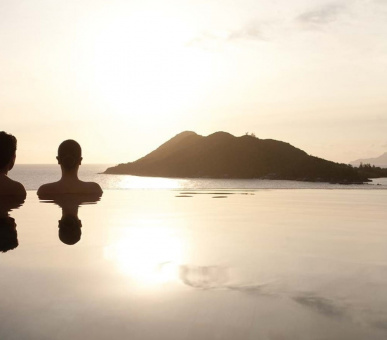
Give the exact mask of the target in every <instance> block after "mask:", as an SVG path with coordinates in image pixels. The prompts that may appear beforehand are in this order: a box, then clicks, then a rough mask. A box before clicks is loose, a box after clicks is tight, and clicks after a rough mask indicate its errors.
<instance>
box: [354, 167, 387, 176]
mask: <svg viewBox="0 0 387 340" xmlns="http://www.w3.org/2000/svg"><path fill="white" fill-rule="evenodd" d="M355 169H356V170H357V171H358V172H359V173H360V174H361V175H363V176H365V177H368V178H380V177H387V169H383V168H380V167H377V166H375V165H371V164H360V166H359V167H358V168H355Z"/></svg>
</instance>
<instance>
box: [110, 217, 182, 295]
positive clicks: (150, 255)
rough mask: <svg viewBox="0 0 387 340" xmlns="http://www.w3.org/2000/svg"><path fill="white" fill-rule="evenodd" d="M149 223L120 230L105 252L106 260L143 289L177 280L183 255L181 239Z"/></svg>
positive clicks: (143, 222)
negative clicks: (111, 262)
mask: <svg viewBox="0 0 387 340" xmlns="http://www.w3.org/2000/svg"><path fill="white" fill-rule="evenodd" d="M149 223H152V221H148V220H147V221H138V225H139V227H136V228H130V229H125V230H122V231H121V232H120V233H119V235H117V237H116V240H115V241H113V242H112V243H111V245H109V246H107V247H106V248H105V249H104V254H105V258H106V259H107V260H110V261H113V262H114V264H115V265H116V266H117V268H118V270H119V271H120V272H121V273H123V274H124V275H127V276H129V277H130V278H131V279H132V280H133V281H134V282H136V283H138V284H139V285H140V286H143V287H149V286H151V285H157V284H160V283H165V282H169V281H174V280H176V279H178V264H179V263H181V261H182V256H183V247H182V243H181V240H180V239H179V238H178V237H177V236H176V235H174V233H173V232H171V230H169V229H168V228H163V227H162V226H159V225H158V226H147V225H148V224H149Z"/></svg>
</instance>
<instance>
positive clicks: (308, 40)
mask: <svg viewBox="0 0 387 340" xmlns="http://www.w3.org/2000/svg"><path fill="white" fill-rule="evenodd" d="M386 37H387V1H383V0H363V1H361V0H353V1H320V0H315V1H305V0H293V1H284V0H279V1H266V0H264V1H259V2H257V1H252V0H241V1H238V2H235V1H228V0H226V1H211V0H207V1H202V0H196V1H166V0H158V1H138V0H134V1H121V0H110V1H102V0H93V1H91V0H78V1H74V0H70V1H48V0H46V1H44V0H35V1H23V0H20V1H9V0H8V1H5V0H0V46H1V50H2V52H1V54H0V65H1V73H0V79H1V82H0V112H1V121H2V127H1V129H0V130H4V131H6V132H8V133H12V134H13V135H15V136H16V137H17V139H18V153H17V157H18V158H17V161H18V163H55V161H56V160H55V156H56V152H57V148H58V145H59V144H60V142H61V141H63V140H65V139H69V138H72V139H75V140H77V141H78V142H79V143H80V144H81V145H82V147H83V158H84V162H85V163H100V164H103V163H109V164H117V163H124V162H129V161H134V160H136V159H138V158H140V157H142V156H144V155H145V154H147V153H149V152H150V151H152V150H154V149H155V148H156V147H158V146H159V145H160V144H162V143H164V142H165V141H167V140H168V139H170V138H172V137H173V136H175V135H176V134H178V133H180V132H182V131H184V130H190V131H195V132H196V133H198V134H202V135H208V134H211V133H214V132H216V131H227V132H230V133H232V134H234V135H237V136H240V135H243V134H245V133H246V132H250V133H251V132H253V133H255V134H256V136H257V137H259V138H262V139H265V138H271V139H276V140H281V141H285V142H288V143H290V144H292V145H294V146H295V147H298V148H300V149H302V150H304V151H306V152H307V153H308V154H311V155H314V156H318V157H321V158H325V159H328V160H333V161H338V162H345V163H349V162H350V161H353V160H355V159H358V158H369V157H376V156H379V155H380V154H382V153H383V152H386V151H387V136H386V133H385V132H386V131H387V111H386V109H387V99H386V98H387V97H386V94H385V90H386V88H387V59H386V55H387V39H386Z"/></svg>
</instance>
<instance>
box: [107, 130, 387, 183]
mask: <svg viewBox="0 0 387 340" xmlns="http://www.w3.org/2000/svg"><path fill="white" fill-rule="evenodd" d="M103 173H104V174H117V175H134V176H145V177H167V178H214V179H215V178H223V179H224V178H230V179H273V180H294V181H307V182H327V183H332V184H363V183H366V182H370V178H380V177H387V169H382V168H378V167H375V166H371V165H369V164H365V165H363V164H360V166H359V167H358V168H356V167H353V166H352V165H348V164H342V163H335V162H332V161H327V160H325V159H322V158H318V157H315V156H311V155H308V154H307V153H306V152H305V151H303V150H300V149H298V148H296V147H294V146H292V145H290V144H289V143H285V142H281V141H277V140H273V139H259V138H258V137H256V136H255V135H254V134H246V135H244V136H241V137H235V136H233V135H231V134H229V133H227V132H215V133H213V134H211V135H209V136H201V135H198V134H196V133H195V132H192V131H185V132H182V133H179V134H178V135H176V136H175V137H173V138H172V139H170V140H169V141H167V142H166V143H164V144H162V145H161V146H160V147H158V148H157V149H156V150H154V151H152V152H151V153H149V154H148V155H146V156H144V157H142V158H140V159H138V160H136V161H134V162H129V163H122V164H119V165H117V166H113V167H109V168H107V169H106V170H105V171H104V172H103Z"/></svg>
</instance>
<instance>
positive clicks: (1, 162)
mask: <svg viewBox="0 0 387 340" xmlns="http://www.w3.org/2000/svg"><path fill="white" fill-rule="evenodd" d="M16 144H17V141H16V138H15V137H14V136H12V135H9V134H7V133H5V132H4V131H1V132H0V195H17V196H22V197H23V199H24V198H25V197H26V195H27V194H26V189H24V186H23V185H22V184H21V183H19V182H16V181H14V180H12V179H10V178H9V177H8V171H10V170H11V169H12V168H13V166H14V165H15V159H16Z"/></svg>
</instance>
